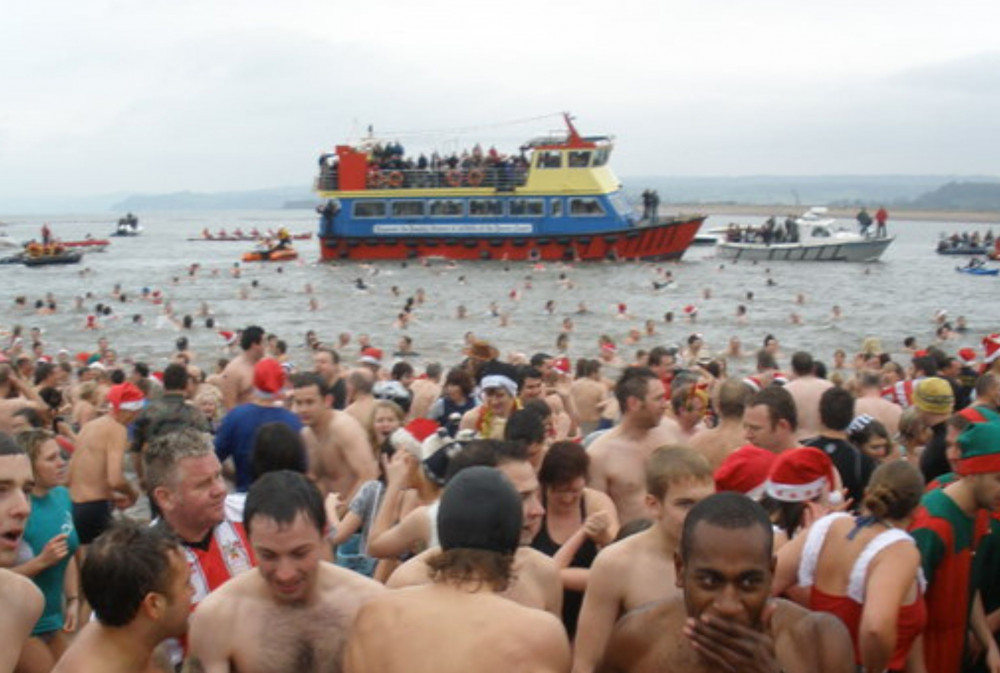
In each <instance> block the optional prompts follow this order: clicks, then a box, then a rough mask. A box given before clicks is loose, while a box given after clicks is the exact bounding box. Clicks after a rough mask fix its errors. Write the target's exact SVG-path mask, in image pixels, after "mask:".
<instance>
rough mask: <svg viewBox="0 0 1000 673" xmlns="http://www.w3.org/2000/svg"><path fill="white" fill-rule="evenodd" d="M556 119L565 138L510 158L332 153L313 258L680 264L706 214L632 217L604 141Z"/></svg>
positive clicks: (538, 142) (321, 185)
mask: <svg viewBox="0 0 1000 673" xmlns="http://www.w3.org/2000/svg"><path fill="white" fill-rule="evenodd" d="M563 117H564V119H565V122H566V127H567V130H566V132H565V133H564V134H558V135H554V136H545V137H540V138H535V139H534V140H531V141H529V142H528V143H526V144H525V145H523V146H522V147H521V148H520V149H521V154H520V156H519V157H514V158H504V157H501V156H500V155H497V154H495V152H494V151H493V150H490V152H489V153H487V154H483V153H482V152H481V151H480V152H479V153H478V154H477V153H476V151H475V150H474V152H473V154H472V155H470V156H469V157H466V158H465V159H464V160H462V161H458V160H457V158H454V159H452V160H451V162H450V163H448V160H445V161H443V162H436V161H432V162H429V163H425V162H423V161H421V164H423V165H419V166H413V167H410V164H409V163H407V162H404V161H403V160H402V157H401V156H398V155H397V156H395V157H394V158H393V157H390V158H389V160H388V161H386V160H385V157H386V154H387V153H386V152H385V150H384V149H383V148H382V147H381V146H380V145H378V144H376V142H375V140H374V138H371V137H369V138H368V139H366V140H365V141H363V142H361V143H360V144H359V145H357V146H351V145H338V146H337V148H336V152H335V153H331V154H326V155H323V156H322V157H321V158H320V174H319V176H318V177H317V179H316V184H315V191H316V192H317V194H319V196H320V197H321V198H323V199H324V200H326V203H325V204H324V205H323V206H320V207H319V208H317V211H318V212H319V213H320V215H321V218H320V231H319V239H320V252H321V257H322V259H324V260H337V259H345V260H347V259H350V260H355V259H357V260H376V259H417V258H427V257H439V258H444V259H464V260H511V261H515V260H530V261H543V260H546V261H552V260H566V261H574V260H579V261H585V260H603V259H626V258H627V259H633V258H635V259H649V260H664V259H678V258H680V257H681V255H683V254H684V251H685V250H687V248H688V246H690V245H691V242H692V241H693V240H694V237H695V234H696V233H697V232H698V228H699V227H700V226H701V223H702V222H703V221H704V219H705V216H704V215H692V216H677V217H669V218H662V217H658V216H655V215H654V216H652V217H640V216H639V214H638V213H636V212H635V211H634V210H633V208H632V206H631V205H630V204H629V202H628V200H627V199H626V198H625V194H624V193H623V191H622V187H621V184H620V183H619V181H618V178H617V177H615V175H614V173H613V172H612V171H611V168H610V166H609V165H608V160H609V159H610V156H611V151H612V147H613V145H612V139H611V138H610V137H607V136H588V137H584V136H581V135H580V134H579V133H577V131H576V128H575V127H574V126H573V123H572V120H571V118H570V117H569V115H563ZM401 149H402V148H400V150H401Z"/></svg>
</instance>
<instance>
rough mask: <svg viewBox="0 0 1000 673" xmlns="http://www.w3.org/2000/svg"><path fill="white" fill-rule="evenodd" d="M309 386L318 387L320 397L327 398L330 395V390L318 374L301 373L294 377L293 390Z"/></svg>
mask: <svg viewBox="0 0 1000 673" xmlns="http://www.w3.org/2000/svg"><path fill="white" fill-rule="evenodd" d="M309 386H316V388H317V389H318V390H319V396H320V397H326V396H327V395H329V394H330V388H329V386H327V385H326V381H325V380H324V379H323V377H322V376H320V375H319V374H317V373H316V372H299V373H298V374H293V375H292V388H294V389H296V390H297V389H299V388H308V387H309Z"/></svg>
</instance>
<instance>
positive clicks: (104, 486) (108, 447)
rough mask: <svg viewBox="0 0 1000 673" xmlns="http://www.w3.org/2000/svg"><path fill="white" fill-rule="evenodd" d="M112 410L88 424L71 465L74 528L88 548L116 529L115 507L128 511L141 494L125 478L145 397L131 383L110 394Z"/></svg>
mask: <svg viewBox="0 0 1000 673" xmlns="http://www.w3.org/2000/svg"><path fill="white" fill-rule="evenodd" d="M107 399H108V404H109V405H110V406H111V411H109V412H108V413H107V414H106V415H104V416H101V417H99V418H95V419H94V420H92V421H89V422H88V423H86V424H85V425H84V426H83V428H82V429H81V430H80V434H79V435H78V436H77V441H76V450H75V451H74V452H73V457H72V458H70V461H69V494H70V497H71V498H72V500H73V525H75V526H76V532H77V534H78V535H79V536H80V544H81V545H88V544H90V543H91V542H93V541H94V539H96V538H97V536H98V535H100V534H101V533H103V532H104V531H105V529H107V527H108V526H109V525H111V512H112V509H113V508H114V507H117V508H119V509H127V508H129V507H131V506H132V505H133V504H135V501H136V498H137V497H138V495H139V493H138V491H137V490H136V489H135V487H134V486H132V484H131V483H129V481H128V479H127V478H126V477H125V465H124V459H125V451H126V449H128V430H127V429H126V426H128V424H129V423H131V422H132V421H133V420H135V418H136V417H137V416H138V415H139V412H140V411H141V410H142V407H143V401H144V399H145V398H144V397H143V394H142V391H140V390H139V389H138V388H136V387H135V386H134V385H133V384H131V383H127V382H126V383H119V384H118V385H116V386H112V387H111V390H109V391H108V398H107Z"/></svg>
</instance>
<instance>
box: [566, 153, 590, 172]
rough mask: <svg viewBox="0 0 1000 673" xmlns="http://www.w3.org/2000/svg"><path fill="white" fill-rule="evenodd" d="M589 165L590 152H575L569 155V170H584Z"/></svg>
mask: <svg viewBox="0 0 1000 673" xmlns="http://www.w3.org/2000/svg"><path fill="white" fill-rule="evenodd" d="M589 165H590V150H587V151H581V150H576V151H573V152H570V153H569V167H570V168H586V167H587V166H589Z"/></svg>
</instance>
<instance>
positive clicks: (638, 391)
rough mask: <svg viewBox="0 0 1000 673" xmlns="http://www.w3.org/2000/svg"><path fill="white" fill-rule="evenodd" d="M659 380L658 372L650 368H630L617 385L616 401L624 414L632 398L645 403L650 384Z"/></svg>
mask: <svg viewBox="0 0 1000 673" xmlns="http://www.w3.org/2000/svg"><path fill="white" fill-rule="evenodd" d="M659 380H660V378H659V377H658V376H657V375H656V372H654V371H653V370H652V369H649V368H648V367H628V368H627V369H626V370H625V371H624V372H623V373H622V375H621V378H619V379H618V382H617V383H616V384H615V399H617V400H618V406H619V407H620V408H621V410H622V413H625V410H626V409H628V400H629V398H630V397H635V398H637V399H639V400H642V401H643V402H645V400H646V394H647V393H648V392H649V382H650V381H659Z"/></svg>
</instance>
